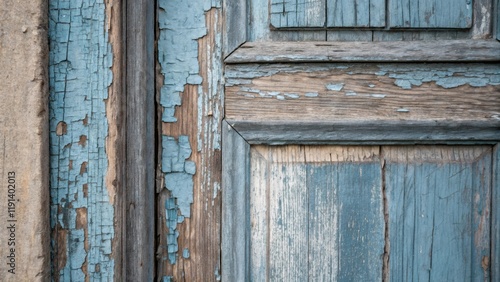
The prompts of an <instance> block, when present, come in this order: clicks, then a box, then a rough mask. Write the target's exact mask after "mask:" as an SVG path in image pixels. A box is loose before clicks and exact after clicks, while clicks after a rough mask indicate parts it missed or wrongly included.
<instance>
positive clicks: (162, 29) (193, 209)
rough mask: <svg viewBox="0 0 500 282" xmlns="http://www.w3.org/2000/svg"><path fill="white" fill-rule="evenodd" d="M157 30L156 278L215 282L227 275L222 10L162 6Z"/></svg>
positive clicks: (212, 5) (195, 4)
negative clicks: (223, 255) (223, 231)
mask: <svg viewBox="0 0 500 282" xmlns="http://www.w3.org/2000/svg"><path fill="white" fill-rule="evenodd" d="M182 11H190V12H189V13H185V12H182ZM158 23H159V34H158V62H159V65H158V66H157V67H158V71H159V72H161V74H158V75H157V90H158V92H157V95H158V96H159V98H160V99H159V100H160V104H161V108H160V110H159V111H160V112H163V114H162V118H161V122H160V124H159V127H160V128H159V130H160V133H161V137H160V138H161V142H160V143H159V145H160V146H161V151H162V153H161V155H160V160H159V161H160V162H161V167H159V170H158V187H157V192H158V193H159V194H158V197H157V214H158V228H157V231H158V236H157V238H158V249H157V250H156V251H157V265H158V269H157V277H158V278H163V279H173V280H174V281H184V280H185V281H198V280H200V279H201V280H204V281H217V280H220V275H221V269H220V267H221V260H220V256H221V254H220V253H221V165H222V164H221V157H222V154H221V128H220V126H221V120H222V113H223V110H222V97H223V96H222V95H223V93H222V90H223V88H222V79H221V74H222V44H223V42H222V32H223V14H222V2H221V1H211V2H210V1H180V0H177V1H160V2H159V10H158ZM167 281H168V280H167ZM228 281H231V280H228Z"/></svg>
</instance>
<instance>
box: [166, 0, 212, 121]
mask: <svg viewBox="0 0 500 282" xmlns="http://www.w3.org/2000/svg"><path fill="white" fill-rule="evenodd" d="M158 6H159V9H158V27H159V29H160V34H159V38H158V61H159V62H160V66H161V73H162V74H163V77H164V82H163V86H162V87H161V90H160V94H161V97H160V103H161V105H162V106H163V107H164V112H163V117H162V120H163V121H164V122H176V121H177V119H176V118H175V117H174V115H175V107H176V106H180V105H181V101H180V98H179V97H180V93H181V92H183V91H184V86H185V85H186V84H191V85H200V84H201V83H202V82H203V78H202V77H201V76H200V75H199V73H200V70H199V62H198V39H200V38H201V37H203V36H205V35H206V34H207V27H206V24H205V12H206V11H208V10H209V9H210V8H212V7H220V6H221V1H182V0H160V1H159V3H158ZM179 11H189V13H181V12H179Z"/></svg>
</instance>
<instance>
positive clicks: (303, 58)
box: [225, 40, 500, 64]
mask: <svg viewBox="0 0 500 282" xmlns="http://www.w3.org/2000/svg"><path fill="white" fill-rule="evenodd" d="M388 50H390V52H388ZM499 60H500V43H498V41H495V40H439V41H415V42H412V43H411V44H402V43H401V42H382V41H381V42H324V43H320V42H286V43H283V42H247V43H245V44H243V45H242V46H241V48H239V49H238V50H236V51H235V52H234V53H233V54H232V55H231V56H229V57H228V58H227V59H226V60H225V62H226V63H228V64H234V63H268V62H269V63H270V62H272V63H284V62H293V63H308V62H488V61H491V62H498V61H499Z"/></svg>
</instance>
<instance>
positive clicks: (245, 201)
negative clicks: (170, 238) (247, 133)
mask: <svg viewBox="0 0 500 282" xmlns="http://www.w3.org/2000/svg"><path fill="white" fill-rule="evenodd" d="M222 144H223V146H224V150H223V152H222V175H223V178H222V203H223V205H222V206H223V207H222V242H221V243H222V262H221V264H222V265H221V267H222V274H221V275H222V281H247V279H248V277H249V276H250V267H249V264H250V242H249V241H250V231H249V228H250V222H249V218H250V215H249V191H250V189H249V181H250V145H249V144H248V143H247V142H246V141H245V140H244V139H243V138H242V137H241V136H240V135H239V134H238V132H236V131H235V130H234V129H233V128H232V127H231V126H230V125H229V124H228V123H227V122H225V121H223V122H222Z"/></svg>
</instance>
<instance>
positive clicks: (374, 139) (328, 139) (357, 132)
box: [228, 120, 500, 144]
mask: <svg viewBox="0 0 500 282" xmlns="http://www.w3.org/2000/svg"><path fill="white" fill-rule="evenodd" d="M228 122H229V123H230V124H231V125H232V126H233V127H234V128H235V129H236V130H237V131H238V132H239V134H241V136H243V138H245V140H247V141H248V142H249V143H250V144H435V143H446V144H461V143H462V144H463V143H468V144H477V143H487V144H492V143H494V142H495V141H498V140H500V122H491V123H485V122H453V121H450V122H433V121H427V122H398V121H390V122H388V121H378V122H373V121H369V120H366V121H359V122H333V121H332V122H285V121H283V122H263V121H258V122H252V121H236V120H228Z"/></svg>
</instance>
